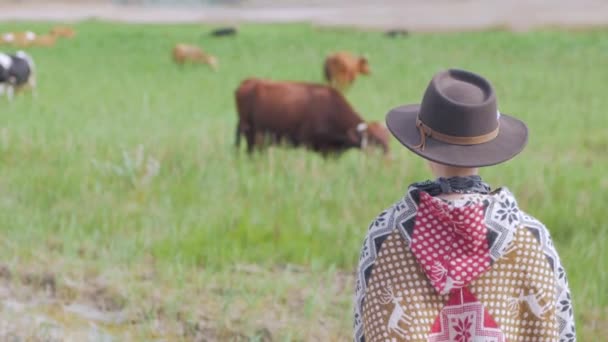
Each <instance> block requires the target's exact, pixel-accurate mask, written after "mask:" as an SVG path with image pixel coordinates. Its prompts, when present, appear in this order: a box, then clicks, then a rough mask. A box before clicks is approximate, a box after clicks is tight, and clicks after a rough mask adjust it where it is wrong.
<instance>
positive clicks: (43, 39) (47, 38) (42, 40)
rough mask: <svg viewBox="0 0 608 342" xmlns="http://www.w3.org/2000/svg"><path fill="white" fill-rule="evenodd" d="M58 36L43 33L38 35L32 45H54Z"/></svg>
mask: <svg viewBox="0 0 608 342" xmlns="http://www.w3.org/2000/svg"><path fill="white" fill-rule="evenodd" d="M56 41H57V36H55V35H53V34H41V35H39V36H37V37H36V39H34V40H33V41H32V43H31V45H32V46H43V47H52V46H55V42H56Z"/></svg>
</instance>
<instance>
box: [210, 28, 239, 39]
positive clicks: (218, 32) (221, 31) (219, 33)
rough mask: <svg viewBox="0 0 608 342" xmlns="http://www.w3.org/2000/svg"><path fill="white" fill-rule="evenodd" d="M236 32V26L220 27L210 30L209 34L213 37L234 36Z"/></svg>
mask: <svg viewBox="0 0 608 342" xmlns="http://www.w3.org/2000/svg"><path fill="white" fill-rule="evenodd" d="M236 33H237V29H236V27H220V28H216V29H214V30H212V31H211V35H212V36H214V37H224V36H234V35H236Z"/></svg>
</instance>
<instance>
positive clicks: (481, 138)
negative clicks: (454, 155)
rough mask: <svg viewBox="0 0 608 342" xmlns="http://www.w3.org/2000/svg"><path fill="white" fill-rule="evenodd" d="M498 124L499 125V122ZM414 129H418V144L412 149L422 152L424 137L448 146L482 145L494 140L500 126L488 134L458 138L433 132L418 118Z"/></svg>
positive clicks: (424, 144)
mask: <svg viewBox="0 0 608 342" xmlns="http://www.w3.org/2000/svg"><path fill="white" fill-rule="evenodd" d="M499 123H500V121H499ZM416 127H417V128H418V131H420V143H419V144H418V145H416V146H414V148H419V149H421V150H424V147H425V146H426V137H429V138H433V139H435V140H438V141H441V142H444V143H448V144H453V145H478V144H483V143H486V142H488V141H491V140H493V139H494V138H496V136H497V135H498V129H499V127H500V126H496V129H495V130H493V131H492V132H490V133H486V134H483V135H478V136H473V137H459V136H455V135H449V134H443V133H439V132H437V131H435V130H434V129H432V128H431V127H429V126H427V125H425V124H424V123H423V122H422V121H420V118H418V117H417V118H416Z"/></svg>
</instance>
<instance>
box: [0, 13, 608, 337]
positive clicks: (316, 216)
mask: <svg viewBox="0 0 608 342" xmlns="http://www.w3.org/2000/svg"><path fill="white" fill-rule="evenodd" d="M50 27H51V24H43V23H36V24H34V23H31V24H30V23H1V24H0V32H2V31H9V30H11V31H12V30H19V29H26V28H28V29H33V30H34V31H40V32H42V31H46V30H48V29H49V28H50ZM208 28H209V27H205V26H199V25H179V26H161V25H145V26H144V25H125V24H109V23H99V22H86V23H82V24H78V25H77V26H76V29H77V31H78V36H77V37H76V38H75V39H73V40H64V41H60V42H59V43H58V45H57V46H56V47H55V48H52V49H44V48H31V49H29V50H30V52H31V54H32V55H33V56H34V58H35V60H36V62H37V67H38V79H39V89H38V94H37V97H36V98H32V97H31V96H29V95H28V94H25V95H24V96H20V97H18V98H17V100H16V101H14V102H13V103H12V104H9V103H7V102H6V101H4V99H3V98H2V99H0V259H1V260H2V264H1V265H0V278H1V279H0V283H3V284H4V285H3V287H2V288H3V289H5V291H0V298H2V299H3V300H4V302H5V303H6V302H7V300H9V299H11V298H12V297H14V298H13V299H11V300H14V301H18V302H19V303H30V304H31V303H32V298H38V300H37V301H35V302H34V303H35V305H30V306H26V308H23V307H22V306H23V305H22V306H21V307H20V309H19V310H21V311H19V310H17V309H15V310H17V311H15V312H18V313H20V314H14V312H13V311H10V310H9V309H7V307H8V306H6V305H5V308H4V309H3V310H4V311H2V316H0V317H2V318H4V319H7V322H8V323H6V324H5V331H9V332H10V331H11V329H12V333H13V334H15V333H16V334H21V335H23V336H34V337H35V336H39V335H40V334H42V333H47V332H41V331H42V330H41V329H43V328H42V327H40V326H38V325H36V324H33V323H31V321H29V320H28V319H27V317H28V315H31V314H32V312H33V313H36V314H44V315H46V317H49V320H51V321H52V322H54V323H52V324H51V326H52V327H51V328H48V327H47V328H46V329H47V330H48V331H50V330H53V329H55V328H53V327H54V325H53V324H55V325H56V326H59V327H61V329H56V331H55V332H54V333H55V334H59V335H57V336H63V338H64V339H73V340H81V339H80V338H79V337H78V336H81V335H78V334H81V333H85V332H88V331H89V330H90V329H91V328H90V325H89V324H88V322H87V321H93V320H91V319H87V318H86V317H88V316H86V315H84V316H83V315H78V314H70V313H66V310H62V307H63V305H67V304H70V303H84V304H87V305H89V306H90V307H93V308H97V309H99V311H101V312H106V313H107V312H111V313H115V312H120V313H121V315H122V314H124V315H126V316H120V317H118V318H117V317H114V316H112V317H114V318H116V319H114V320H112V319H106V320H96V321H95V322H97V323H95V326H96V327H97V328H95V329H98V330H99V331H103V332H104V333H106V334H108V336H109V335H112V336H114V337H115V338H116V340H152V339H161V338H164V339H165V340H192V339H196V338H200V337H201V336H207V337H208V338H209V339H210V340H214V339H217V340H227V339H232V340H240V339H244V340H246V339H253V340H267V339H268V338H269V336H272V338H273V339H274V340H281V341H282V340H323V341H328V340H347V339H348V338H349V337H350V336H351V330H350V328H351V298H352V285H353V278H352V271H353V270H354V269H355V267H356V262H357V259H358V253H359V247H360V244H361V241H362V239H363V237H364V234H365V231H366V228H367V225H368V223H369V222H370V221H371V220H372V219H373V218H374V217H375V215H376V214H377V213H378V212H379V211H381V210H382V209H384V208H385V207H388V206H389V205H391V204H392V203H393V202H395V201H396V200H397V199H398V198H399V197H400V196H401V195H402V194H403V193H404V191H405V189H406V187H407V185H408V184H409V183H411V182H413V181H416V180H422V179H426V178H427V177H429V176H430V175H429V173H428V172H427V170H426V169H425V167H424V164H423V162H422V161H421V160H419V159H418V158H416V157H414V156H413V155H412V154H409V153H408V152H407V151H406V150H405V149H403V148H400V146H399V145H398V143H397V142H396V141H392V148H393V157H394V158H393V160H391V161H386V160H383V159H382V158H381V156H379V155H376V154H369V155H364V154H362V153H360V152H358V151H352V152H348V153H347V154H345V155H344V156H343V157H341V158H339V159H328V160H324V159H322V158H320V157H319V156H317V155H315V154H312V153H309V152H306V151H303V150H288V149H281V148H273V149H271V150H269V151H267V152H266V153H263V154H259V155H256V156H254V157H253V158H251V159H250V158H247V157H246V156H245V154H244V151H241V152H240V153H239V152H236V151H235V150H234V147H233V142H234V128H235V123H236V112H235V108H234V104H233V92H234V89H235V88H236V86H237V85H238V83H239V82H240V80H242V79H243V78H245V77H249V76H258V77H268V78H273V79H290V80H308V81H320V80H321V75H322V73H321V66H322V61H323V58H324V56H325V55H326V54H327V53H329V52H331V51H334V50H337V49H340V50H341V49H345V50H352V51H354V52H357V53H365V54H366V55H367V56H368V58H369V60H370V63H371V67H372V75H371V76H369V77H361V78H360V79H358V81H357V82H356V84H355V86H354V87H353V89H352V90H351V91H350V92H349V93H348V94H347V97H348V99H349V100H350V101H351V103H352V104H353V106H354V107H355V108H356V109H357V110H358V111H359V112H360V113H361V114H362V115H363V116H364V117H365V118H367V119H370V120H371V119H376V120H382V119H383V118H384V115H385V113H386V112H387V110H388V109H390V108H392V107H393V106H397V105H400V104H402V103H412V102H417V101H419V100H420V98H421V95H422V91H423V90H424V88H425V87H426V84H427V82H428V80H429V79H430V77H431V76H432V75H433V74H434V73H435V72H436V71H438V70H440V69H442V68H447V67H460V68H465V69H470V70H473V71H476V72H478V73H480V74H482V75H485V76H486V77H487V78H489V79H490V80H491V81H492V82H493V84H494V85H495V87H496V90H497V93H498V99H499V107H500V110H501V111H502V112H504V113H510V114H514V115H516V116H518V117H519V118H521V119H523V120H524V121H526V122H527V123H528V125H529V127H530V133H531V135H530V142H529V145H528V147H527V149H526V150H525V152H524V153H522V154H521V155H520V156H519V157H518V158H517V159H515V160H513V161H511V162H509V163H507V164H504V165H500V166H497V167H494V168H492V169H488V170H485V169H484V170H482V176H484V178H485V179H486V180H487V181H488V182H489V183H491V184H492V185H494V186H496V187H497V186H500V185H507V186H508V187H509V188H510V190H511V191H512V192H514V193H515V194H516V196H517V197H518V200H519V204H520V206H521V207H523V208H525V209H527V211H528V212H530V213H531V214H533V215H534V216H536V217H537V218H539V219H541V220H542V221H543V222H544V223H545V224H546V225H547V226H548V228H549V229H550V231H551V232H552V235H553V237H554V240H555V242H556V244H557V248H558V251H559V253H560V255H561V258H562V261H563V263H564V265H565V266H566V268H567V271H568V272H569V280H570V285H571V287H572V290H573V296H574V305H575V310H576V315H577V324H578V331H579V339H580V340H581V341H599V340H601V339H602V338H603V336H606V334H608V329H607V328H606V326H608V294H607V293H606V284H608V272H607V269H608V242H607V241H608V229H607V228H606V223H605V221H606V219H608V215H606V209H605V208H604V206H605V205H606V204H607V203H608V177H607V176H605V172H606V169H607V168H608V154H607V151H608V119H606V113H605V112H606V108H608V96H606V90H607V84H606V81H607V80H608V59H607V58H606V54H607V52H608V31H603V30H597V31H586V32H564V31H562V32H560V31H537V32H532V33H519V34H517V33H508V32H502V31H496V32H478V33H454V34H441V35H440V34H420V35H417V34H414V35H411V36H409V37H407V38H405V39H388V38H385V37H383V36H382V35H381V34H380V33H377V32H360V31H355V30H344V29H340V30H330V29H318V28H312V27H309V26H306V25H247V26H243V27H242V28H241V32H240V34H239V36H238V37H234V38H226V39H212V38H210V37H208V36H205V35H203V33H205V32H206V31H207V30H208ZM176 42H195V43H199V44H201V46H203V47H204V48H205V49H206V50H208V51H209V52H211V53H213V54H215V55H216V56H217V57H218V58H219V60H220V69H219V71H218V72H212V71H211V70H210V69H209V68H207V67H205V66H187V67H184V68H179V67H177V66H175V65H173V64H172V63H171V60H170V49H171V47H172V45H173V44H174V43H176ZM3 50H5V51H6V50H8V49H6V48H4V49H3ZM7 293H8V294H9V295H7ZM20 317H21V318H20ZM24 317H25V318H24ZM104 317H105V318H107V317H108V316H107V315H106V316H104ZM125 317H126V318H125ZM112 322H113V323H112ZM83 327H84V328H83ZM2 329H3V328H2V325H1V324H0V335H1V334H2ZM49 329H50V330H49ZM82 329H84V330H82ZM47 330H45V331H47ZM58 331H59V332H58ZM83 331H84V332H83ZM5 333H6V332H5ZM21 335H20V336H21ZM83 336H84V335H83Z"/></svg>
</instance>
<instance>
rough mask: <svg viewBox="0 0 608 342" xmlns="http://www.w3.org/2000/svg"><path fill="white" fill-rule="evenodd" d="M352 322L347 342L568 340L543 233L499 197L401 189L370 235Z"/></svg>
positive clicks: (558, 271) (565, 298)
mask: <svg viewBox="0 0 608 342" xmlns="http://www.w3.org/2000/svg"><path fill="white" fill-rule="evenodd" d="M354 314H355V322H354V334H355V341H356V342H360V341H368V342H369V341H457V342H469V341H475V342H478V341H479V342H481V341H484V342H485V341H488V342H489V341H492V342H502V341H526V342H528V341H547V342H548V341H551V342H553V341H560V342H561V341H564V342H573V341H575V340H576V336H575V329H574V319H573V311H572V304H571V300H570V291H569V289H568V283H567V279H566V274H565V271H564V268H563V267H562V265H561V263H560V260H559V257H558V255H557V252H556V251H555V248H554V246H553V242H552V241H551V237H550V236H549V232H548V231H547V229H546V228H545V227H544V226H543V225H542V223H540V222H539V221H538V220H536V219H534V218H532V217H531V216H529V215H527V214H525V213H524V212H522V211H521V210H520V209H519V208H518V206H517V203H516V201H515V198H514V197H513V195H512V194H511V193H510V192H509V191H508V190H507V189H506V188H501V189H498V190H496V191H494V192H492V193H490V194H488V195H479V194H476V195H463V196H462V197H461V198H459V199H457V200H450V201H448V200H444V199H440V198H438V197H432V196H430V195H429V194H428V193H426V192H423V191H421V190H419V189H418V188H416V187H410V189H409V190H408V193H407V194H406V196H405V197H404V198H403V199H402V200H400V201H399V202H397V203H396V204H395V205H394V206H393V207H391V208H390V209H388V210H386V211H384V212H382V213H381V214H380V215H379V216H378V217H377V218H376V220H374V222H372V224H371V226H370V228H369V231H368V233H367V236H366V238H365V241H364V243H363V247H362V250H361V256H360V260H359V268H358V272H357V283H356V295H355V313H354Z"/></svg>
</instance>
